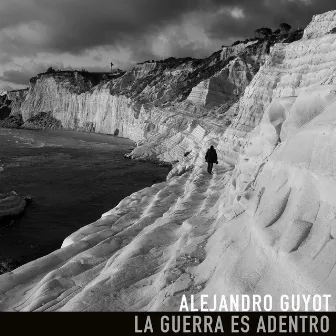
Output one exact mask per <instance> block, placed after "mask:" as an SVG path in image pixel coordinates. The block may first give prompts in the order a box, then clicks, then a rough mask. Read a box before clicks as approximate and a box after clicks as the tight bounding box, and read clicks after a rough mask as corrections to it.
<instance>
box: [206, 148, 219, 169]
mask: <svg viewBox="0 0 336 336" xmlns="http://www.w3.org/2000/svg"><path fill="white" fill-rule="evenodd" d="M205 161H206V162H208V173H209V174H212V167H213V164H214V163H216V164H218V161H217V152H216V149H215V148H214V146H210V148H209V149H208V150H207V152H206V154H205Z"/></svg>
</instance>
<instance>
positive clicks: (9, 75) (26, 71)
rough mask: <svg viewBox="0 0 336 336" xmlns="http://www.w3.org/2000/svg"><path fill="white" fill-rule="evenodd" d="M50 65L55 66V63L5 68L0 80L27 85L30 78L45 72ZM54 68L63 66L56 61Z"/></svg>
mask: <svg viewBox="0 0 336 336" xmlns="http://www.w3.org/2000/svg"><path fill="white" fill-rule="evenodd" d="M50 66H53V67H55V64H54V65H50V64H32V65H31V66H30V67H28V66H25V67H21V68H20V69H19V70H17V69H15V70H5V71H4V72H3V75H2V76H0V81H3V82H7V83H12V84H17V85H27V84H28V82H29V79H30V78H32V77H34V76H36V74H38V73H42V72H45V71H46V70H47V69H48V68H49V67H50ZM56 68H58V69H61V68H64V66H63V64H61V63H59V62H57V63H56Z"/></svg>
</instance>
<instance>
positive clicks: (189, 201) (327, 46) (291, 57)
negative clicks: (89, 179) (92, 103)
mask: <svg viewBox="0 0 336 336" xmlns="http://www.w3.org/2000/svg"><path fill="white" fill-rule="evenodd" d="M334 27H336V11H331V12H328V13H325V14H322V15H318V16H315V17H314V18H313V21H312V23H311V24H310V25H309V26H308V27H307V29H306V30H305V33H304V36H303V38H302V39H301V40H299V41H295V42H293V43H281V44H276V45H274V46H273V47H272V48H270V55H269V57H267V59H266V62H265V64H264V65H262V66H261V68H260V70H259V71H258V72H257V74H256V75H255V76H254V77H253V79H252V80H251V82H250V84H249V85H247V86H246V89H245V91H244V92H243V94H242V96H241V97H240V98H239V97H238V99H237V100H232V101H230V99H228V100H227V101H225V102H224V103H223V101H221V102H220V105H216V104H217V102H218V101H220V99H219V98H218V97H219V95H217V94H216V93H215V94H214V95H213V96H212V95H210V97H209V98H207V97H208V92H209V88H210V90H211V87H212V86H211V84H210V83H209V82H210V81H211V80H212V78H213V77H214V78H215V79H214V82H216V81H219V82H220V81H221V79H220V78H221V75H220V73H221V72H222V71H223V69H224V68H225V67H227V73H226V74H227V77H225V75H224V74H223V77H225V78H230V75H229V74H230V69H233V63H234V62H240V61H239V60H237V59H236V60H233V59H232V60H231V59H229V60H226V61H225V62H226V63H225V65H224V66H223V67H220V69H217V70H216V71H215V72H214V73H211V76H210V77H207V78H205V77H203V78H201V80H199V81H198V80H195V85H194V86H193V87H192V88H190V87H188V90H187V89H185V87H184V86H180V87H179V90H178V91H172V90H170V89H169V90H168V92H169V93H170V94H169V97H170V98H169V99H170V100H169V101H168V102H167V101H165V100H164V99H163V100H160V98H159V97H158V96H155V95H154V92H156V91H151V89H150V86H149V87H148V89H147V90H148V91H146V92H148V94H146V95H144V96H142V95H141V94H140V95H138V96H137V97H138V98H139V97H140V98H141V97H142V98H148V97H151V98H152V99H153V98H154V97H156V99H153V101H154V106H155V102H156V103H157V105H156V106H155V107H154V108H153V109H152V110H151V113H152V115H155V116H157V115H158V116H159V119H160V118H162V119H160V123H161V124H160V125H159V124H155V122H153V125H154V126H153V129H155V130H156V134H154V133H151V132H149V133H148V136H147V138H146V141H145V142H144V143H142V146H140V147H138V148H137V149H136V150H135V151H134V153H133V154H132V155H134V156H146V155H150V154H148V153H153V155H154V154H155V155H159V157H160V158H161V159H163V160H174V159H176V158H179V161H180V162H179V163H177V164H176V165H175V166H174V168H173V169H172V171H171V173H170V175H169V177H168V180H167V182H164V183H160V184H155V185H153V186H152V187H149V188H146V189H143V190H141V191H139V192H136V193H134V194H132V195H130V196H129V197H127V198H125V199H124V200H122V201H121V202H120V203H119V205H118V206H117V207H115V208H114V209H112V210H111V211H109V212H107V213H105V214H104V215H103V216H102V218H101V219H99V220H97V221H96V222H94V223H92V224H90V225H87V226H85V227H83V228H82V229H80V230H79V231H77V232H75V233H74V234H72V235H71V236H70V237H68V238H66V239H65V241H64V243H63V246H62V248H61V249H59V250H57V251H55V252H53V253H52V254H50V255H48V256H45V257H43V258H40V259H38V260H36V261H34V262H31V263H29V264H27V265H24V266H22V267H20V268H18V269H16V270H14V271H13V272H11V273H7V274H4V275H2V276H1V277H0V293H1V294H0V295H1V296H0V301H1V303H0V309H1V310H13V311H15V310H20V311H31V310H34V311H54V310H61V311H68V310H77V311H102V310H108V311H118V310H119V311H120V310H122V311H127V310H145V311H148V310H177V309H178V308H179V306H180V303H181V297H182V294H185V295H186V296H187V298H189V297H190V295H191V294H194V295H195V297H196V306H197V307H199V304H200V302H199V298H200V295H201V294H207V295H209V298H210V299H209V306H213V302H212V299H211V298H213V296H212V295H213V294H217V296H220V295H229V294H248V295H250V296H252V295H253V294H260V295H264V294H271V295H272V297H273V305H272V307H273V309H274V310H279V309H280V306H279V300H280V296H281V295H282V294H287V295H292V294H305V295H314V294H320V295H323V294H328V295H331V299H330V300H329V302H328V304H326V302H325V301H324V302H323V303H322V304H321V307H320V308H321V309H322V310H326V309H329V310H335V309H336V299H335V297H336V296H335V294H336V287H335V276H336V273H335V268H334V266H335V262H336V259H335V257H336V254H335V251H336V246H335V241H334V240H335V237H336V234H335V223H336V219H335V218H336V203H335V198H334V196H333V195H334V194H335V192H336V190H335V187H336V183H335V181H336V167H335V150H334V148H335V144H334V141H335V136H334V134H335V131H334V128H335V127H334V126H335V113H334V111H335V108H336V62H335V60H336V34H335V33H333V32H334V31H335V29H334ZM253 45H254V44H253ZM212 57H216V56H212ZM237 57H239V58H242V57H243V56H242V55H241V54H240V53H239V55H238V56H237ZM218 58H219V59H220V58H221V56H220V53H218ZM188 62H194V61H188ZM220 62H221V61H220ZM211 64H212V63H211V62H210V63H209V64H208V65H207V67H206V68H208V67H211ZM239 66H242V63H240V64H239ZM151 67H156V65H154V64H147V65H145V69H147V70H144V69H143V65H142V66H141V67H140V68H141V69H142V70H141V71H149V72H150V71H151V70H150V69H151ZM137 71H140V70H139V69H138V70H137ZM224 72H225V70H224ZM131 73H134V76H135V73H137V72H136V70H133V72H131ZM182 73H183V72H182ZM179 75H181V73H179ZM123 76H125V75H123ZM123 76H121V77H120V78H118V79H116V82H118V83H119V82H120V81H122V77H123ZM216 76H218V78H216ZM135 77H136V76H135ZM132 78H134V77H132ZM160 78H161V77H160ZM235 78H237V77H235ZM202 82H205V83H203V84H201V83H202ZM182 83H184V82H182ZM230 83H231V82H230ZM163 84H164V83H161V84H160V85H163ZM231 84H232V85H234V83H231ZM231 84H230V85H231ZM36 85H37V84H36ZM180 85H182V84H180ZM197 86H199V88H198V89H195V88H196V87H197ZM224 87H225V86H223V88H224ZM105 89H106V90H107V89H110V90H111V89H112V90H116V89H117V86H116V85H114V84H113V85H111V84H109V85H106V87H105ZM235 89H236V88H235ZM31 90H32V89H31ZM193 90H194V92H192V91H193ZM31 92H32V91H31ZM110 92H111V91H110ZM112 92H114V94H115V95H117V91H112ZM119 92H120V91H119ZM141 92H142V91H141ZM177 92H180V93H178V94H177ZM150 93H153V95H150ZM132 94H133V93H129V95H130V96H129V97H127V94H126V93H124V96H123V98H122V99H130V97H131V96H132ZM231 94H232V95H234V90H232V91H231ZM197 95H198V97H199V98H197ZM125 96H126V98H124V97H125ZM132 97H133V96H132ZM160 97H161V96H160ZM211 97H216V98H215V99H212V98H211ZM182 98H183V99H182ZM188 98H189V99H188ZM157 99H158V100H157ZM180 99H182V100H181V101H180ZM27 101H29V99H28V100H27ZM139 101H141V99H140V100H139ZM153 101H150V102H151V103H153ZM170 101H171V102H172V103H170ZM210 101H212V102H213V101H214V102H215V104H214V106H212V107H211V109H210V110H207V108H206V106H207V104H208V103H209V102H210ZM141 102H142V103H143V104H146V102H147V104H148V103H149V102H148V100H147V101H141ZM165 103H166V104H167V106H166V107H165V108H164V109H163V107H162V106H163V105H164V104H165ZM36 106H38V105H36ZM143 106H144V105H142V107H141V110H140V113H139V116H140V115H141V113H144V114H145V113H146V112H145V111H144V110H142V109H143V108H144V107H143ZM223 106H224V107H223ZM221 108H223V109H222V110H221ZM146 111H147V110H146ZM153 111H155V114H154V112H153ZM167 111H168V115H167ZM164 112H165V113H164ZM221 112H222V113H221ZM181 114H182V115H183V118H181ZM223 115H224V116H228V115H230V116H231V117H234V119H233V121H232V123H231V124H230V125H223V122H224V121H225V120H226V119H224V118H223ZM130 118H131V117H130ZM174 118H181V119H175V120H178V123H176V122H175V125H178V127H177V126H174V127H173V124H174V122H171V120H174ZM159 119H157V120H159ZM127 120H130V119H127ZM229 121H230V120H229ZM225 122H226V121H225ZM62 123H63V121H62ZM125 132H126V131H125ZM138 134H140V133H138ZM139 139H141V141H143V140H144V138H143V137H142V138H140V137H139ZM210 144H214V145H215V147H216V148H217V151H218V156H219V165H218V166H216V167H215V171H214V175H209V174H207V173H206V169H205V167H204V154H205V151H206V149H207V148H208V146H209V145H210ZM183 153H184V154H183ZM182 154H183V157H182ZM181 157H182V158H181ZM295 309H299V310H304V309H305V306H304V305H303V303H302V304H301V305H299V306H298V307H297V306H291V307H289V310H295ZM308 309H310V310H311V309H313V306H312V301H309V303H308Z"/></svg>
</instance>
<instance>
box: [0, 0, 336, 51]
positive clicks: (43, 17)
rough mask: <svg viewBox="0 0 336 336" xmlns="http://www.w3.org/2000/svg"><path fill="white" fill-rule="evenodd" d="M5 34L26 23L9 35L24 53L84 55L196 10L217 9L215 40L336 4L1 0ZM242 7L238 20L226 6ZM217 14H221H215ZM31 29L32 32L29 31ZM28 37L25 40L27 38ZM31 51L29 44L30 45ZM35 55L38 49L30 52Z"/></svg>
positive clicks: (302, 21) (210, 25) (304, 17)
mask: <svg viewBox="0 0 336 336" xmlns="http://www.w3.org/2000/svg"><path fill="white" fill-rule="evenodd" d="M1 3H2V4H0V31H1V29H7V30H8V29H12V30H13V29H15V26H18V25H23V26H22V28H21V29H22V30H25V31H26V33H25V34H21V35H20V34H14V33H12V36H11V31H9V32H8V33H7V42H9V41H10V42H11V46H12V47H13V45H14V46H15V47H17V48H18V49H20V46H21V47H23V46H24V45H25V38H26V40H27V41H26V42H29V44H30V46H32V47H34V48H35V50H36V51H40V50H43V51H48V52H70V53H73V54H76V53H81V52H83V51H84V50H88V49H91V48H94V47H97V46H104V45H116V44H124V45H127V44H130V43H136V41H139V39H140V40H142V39H143V38H144V37H145V36H147V35H148V36H151V35H153V33H154V32H159V31H160V29H162V27H164V26H165V25H167V24H168V23H174V22H178V21H179V20H181V19H182V18H183V17H184V15H185V14H187V13H191V12H198V13H202V12H204V13H206V12H211V11H213V12H214V13H215V15H214V16H212V19H211V21H209V22H205V23H204V24H205V25H206V28H207V32H208V33H209V34H210V36H211V37H216V38H223V39H225V38H228V37H230V36H250V35H251V34H252V33H253V30H254V29H256V28H258V27H260V26H261V25H263V26H271V27H275V26H277V25H278V24H279V23H280V22H282V21H286V22H289V23H291V24H293V25H295V26H296V25H306V24H307V23H308V22H309V21H310V19H311V17H312V15H313V14H316V13H320V12H324V11H327V10H330V9H332V8H333V7H334V6H335V5H334V0H332V1H331V0H311V1H308V0H307V1H304V0H302V1H300V0H292V1H289V0H122V1H120V0H95V1H92V0H24V1H22V0H1ZM224 7H227V8H233V7H237V8H241V10H242V11H243V13H244V15H245V17H244V18H243V19H236V18H234V17H232V16H231V15H229V13H226V12H225V11H221V10H219V9H221V8H224ZM216 13H217V14H216ZM27 27H28V28H29V29H28V28H27ZM22 35H23V36H22ZM26 47H27V46H26ZM30 51H31V52H32V51H33V50H30Z"/></svg>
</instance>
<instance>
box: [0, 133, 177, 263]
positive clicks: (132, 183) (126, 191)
mask: <svg viewBox="0 0 336 336" xmlns="http://www.w3.org/2000/svg"><path fill="white" fill-rule="evenodd" d="M4 129H7V128H4ZM16 131H18V133H19V132H22V133H23V132H25V131H27V132H31V131H36V132H37V133H40V134H43V135H45V136H47V137H48V136H53V135H56V136H60V138H62V135H63V134H64V135H68V136H69V137H66V138H72V139H74V141H75V142H77V141H78V142H79V141H81V140H85V141H86V142H87V144H88V146H89V145H90V143H91V144H94V143H102V144H106V145H109V144H110V142H109V141H106V139H107V138H110V139H111V140H113V142H114V145H115V147H120V146H119V145H121V150H120V151H119V154H118V157H119V159H118V160H122V161H123V160H125V157H124V155H125V154H127V153H129V152H131V151H132V150H133V148H134V145H135V144H134V142H133V141H132V140H129V139H125V138H120V137H119V139H118V137H115V136H113V135H108V137H106V135H104V134H97V133H94V134H92V133H93V132H78V131H73V130H65V131H64V130H62V132H59V131H60V130H28V129H24V128H21V129H17V130H16ZM38 131H42V132H38ZM3 133H5V134H4V135H5V136H6V135H7V132H3ZM37 133H35V132H34V133H33V134H37ZM8 135H9V136H10V137H11V136H15V134H13V133H11V132H8ZM76 135H77V136H76ZM81 135H84V138H86V139H83V137H82V136H81ZM85 135H87V137H86V136H85ZM92 135H93V137H91V136H92ZM90 137H91V141H90V139H88V138H90ZM88 140H89V141H88ZM104 140H105V141H104ZM118 140H120V141H118ZM115 142H117V144H116V143H115ZM123 148H124V149H123ZM9 150H10V151H11V148H9ZM32 151H34V148H32ZM13 153H14V152H13ZM98 153H99V151H97V152H95V153H93V157H92V161H95V156H94V154H98ZM105 153H106V152H105ZM113 153H114V149H113V147H112V146H111V154H112V158H113ZM78 155H79V158H81V160H80V161H81V162H82V163H83V162H85V160H86V155H84V156H83V155H82V152H81V151H79V152H78ZM104 155H106V156H105V157H106V158H107V159H108V155H109V154H108V153H107V154H104ZM97 158H98V157H97ZM129 159H130V158H129ZM103 160H104V159H103ZM112 160H113V159H112ZM122 161H121V162H122ZM132 161H133V162H134V164H125V167H126V168H125V169H126V171H125V174H126V175H125V174H123V176H127V174H128V173H127V172H128V171H129V174H130V175H129V178H127V177H126V179H124V178H123V177H118V176H120V174H119V175H118V173H117V174H116V175H115V176H114V175H113V174H114V173H113V169H114V168H112V169H111V171H110V172H108V171H109V165H110V163H107V165H106V167H105V168H104V164H103V163H100V166H99V167H98V170H95V172H96V173H97V175H99V174H100V175H101V174H104V172H105V173H106V174H107V175H106V181H108V184H109V187H108V189H109V190H110V192H108V191H104V192H100V191H99V190H98V189H99V188H92V187H90V184H91V185H92V183H91V182H89V183H87V186H86V188H88V189H87V191H88V193H89V194H91V193H92V195H96V196H94V197H95V198H94V199H93V200H92V201H90V200H88V199H86V200H85V202H84V203H83V204H87V203H90V207H89V208H90V209H91V208H92V209H95V210H94V211H90V210H88V208H87V206H85V205H83V206H82V205H81V201H80V200H81V199H82V198H83V196H82V195H79V196H78V199H79V200H78V201H75V202H74V204H72V201H70V203H69V202H68V201H67V196H66V197H65V199H64V200H63V201H62V202H64V204H63V205H61V209H69V210H67V213H68V214H70V215H69V216H68V215H66V213H64V210H63V213H64V215H61V216H60V218H59V219H58V217H57V218H56V219H55V221H56V226H57V225H58V223H59V225H60V226H63V228H62V227H61V228H60V231H59V235H58V237H57V238H56V237H54V238H53V239H51V237H53V234H52V232H51V234H49V233H47V231H46V232H44V233H41V232H39V231H37V232H36V234H37V235H39V236H40V235H43V234H45V235H46V236H47V235H49V238H47V240H49V241H50V240H53V241H54V246H53V248H51V250H50V251H47V250H48V248H45V246H44V245H43V246H42V245H41V246H39V244H38V243H36V242H34V241H33V240H30V239H29V238H28V239H27V238H24V239H22V242H20V243H19V244H22V243H24V244H25V245H27V244H30V243H32V244H31V245H32V246H34V248H35V247H36V248H37V246H38V249H37V250H35V251H32V255H33V257H32V258H31V257H30V256H27V257H24V256H23V255H22V256H21V257H20V256H18V255H20V254H21V253H22V252H21V251H23V250H22V249H21V246H19V247H18V253H17V254H16V253H15V254H10V253H8V252H9V251H10V250H11V249H12V247H9V246H13V243H14V244H15V241H14V240H13V237H9V240H8V242H6V240H7V236H8V233H9V234H10V235H11V236H14V237H15V236H16V235H17V233H13V232H14V231H16V230H18V229H19V230H20V227H21V228H22V229H23V230H24V231H26V230H27V229H28V227H26V225H27V223H28V224H29V225H30V226H31V225H32V222H34V220H35V221H36V222H37V223H36V225H37V226H40V223H41V217H44V216H43V214H44V213H45V214H46V216H45V218H46V219H45V224H46V225H47V226H49V225H50V226H54V229H55V230H56V231H58V229H57V227H55V221H51V222H50V221H49V219H48V218H49V217H50V211H49V212H48V213H47V212H45V209H46V208H45V206H46V205H45V204H43V203H41V202H43V200H42V199H41V195H39V194H37V192H36V188H33V189H31V187H30V186H27V187H25V188H22V178H21V181H20V182H18V184H17V185H16V184H15V183H13V181H15V179H14V180H13V181H10V180H8V179H7V177H8V176H10V175H11V174H12V172H11V171H10V170H7V169H4V172H6V174H4V172H1V173H0V174H1V175H2V176H3V177H4V178H6V180H7V181H8V183H3V184H2V188H3V189H4V190H6V189H8V188H12V189H13V190H15V191H16V192H17V193H18V194H19V195H23V196H25V195H26V194H29V195H33V196H32V199H33V202H32V204H31V205H29V206H28V208H27V209H25V211H24V212H23V213H22V214H21V215H20V216H15V217H8V218H7V219H4V220H5V221H6V222H5V225H1V226H0V229H1V231H2V232H1V235H2V236H3V239H4V242H6V244H5V245H3V247H2V249H1V250H2V253H1V254H2V258H1V259H0V266H1V263H2V262H3V261H4V260H5V259H6V260H7V259H8V260H10V261H11V264H12V265H15V267H14V268H13V269H15V268H17V267H20V266H21V265H23V264H26V263H27V262H31V261H34V260H36V259H39V258H41V257H43V256H46V255H48V254H50V253H52V251H53V250H54V249H55V248H60V246H61V243H62V241H64V239H66V238H67V237H68V236H69V235H70V234H72V233H74V232H76V231H78V230H79V229H80V228H82V227H83V226H86V225H88V224H90V223H91V222H93V221H96V220H99V219H100V218H101V216H102V215H103V214H104V213H105V212H107V211H110V210H112V209H113V208H114V207H115V206H116V205H117V204H118V203H119V202H121V201H122V200H123V199H124V198H125V197H128V196H130V195H131V194H133V193H135V192H138V191H140V190H142V189H144V188H147V187H150V186H152V185H153V184H156V183H161V182H164V181H165V180H166V178H167V176H168V174H169V171H170V170H171V166H170V165H169V164H165V165H163V164H161V163H160V162H154V161H153V160H143V159H133V160H132ZM97 163H99V161H97ZM138 163H139V164H140V166H138ZM143 163H147V164H151V165H153V166H152V168H150V166H147V167H149V168H147V169H148V172H147V170H144V172H146V176H145V177H141V175H142V174H143V173H142V172H143V170H142V168H141V167H146V166H142V164H143ZM88 165H90V166H92V162H91V163H90V162H88ZM36 167H37V169H39V171H41V172H42V170H40V168H41V169H43V164H42V166H40V165H39V164H38V165H37V166H36ZM112 167H113V166H112ZM132 167H133V168H132ZM27 168H28V169H29V170H31V169H35V168H34V167H33V168H32V167H31V166H28V167H27ZM161 168H166V170H165V171H162V170H161ZM167 168H169V169H167ZM15 169H20V170H21V171H22V169H24V170H25V169H26V168H22V167H18V168H15ZM144 169H146V168H144ZM122 170H123V169H122ZM16 171H17V170H16ZM49 173H50V172H49ZM57 173H58V172H55V174H57ZM84 173H85V175H86V176H87V177H86V178H89V179H90V177H89V176H90V171H89V170H88V168H86V172H84ZM67 174H69V172H68V173H67ZM70 174H76V173H75V170H73V171H72V170H71V173H70ZM91 174H92V172H91ZM134 174H135V175H134ZM6 175H7V176H6ZM137 175H139V177H138V178H136V177H135V176H137ZM113 176H114V177H113ZM24 178H26V177H24ZM68 178H69V177H68V176H65V177H64V179H68ZM74 178H75V175H74ZM111 178H112V179H111ZM120 178H122V179H123V182H122V183H121V184H124V185H125V188H123V187H119V188H122V189H123V191H122V192H121V193H120V192H118V191H117V190H118V189H115V190H114V187H113V186H114V185H115V186H117V185H118V180H119V181H120ZM12 179H13V178H12ZM32 179H34V178H33V177H32ZM59 179H60V177H59V174H58V175H57V176H56V175H55V180H54V181H51V180H50V179H49V181H50V183H52V184H56V185H58V181H59ZM92 179H93V180H94V181H96V180H97V177H96V176H93V175H92ZM134 179H135V180H134ZM82 180H83V182H82V183H85V182H84V178H83V175H82V177H81V178H80V181H82ZM46 181H47V180H46ZM66 181H68V180H66ZM15 182H16V181H15ZM61 182H62V181H61ZM33 183H35V184H36V183H39V182H36V180H35V181H34V182H33ZM48 183H49V182H48ZM64 183H65V182H64ZM74 183H75V185H74V186H71V187H70V188H72V190H69V194H68V195H69V197H71V193H72V194H73V193H74V192H75V193H79V194H81V193H83V192H82V191H81V190H82V188H79V189H78V187H76V182H74ZM6 184H7V185H6ZM111 184H112V185H113V186H112V187H111V186H110V185H111ZM28 188H29V190H28ZM76 188H77V189H76ZM22 189H26V190H22ZM34 189H35V190H34ZM104 189H106V186H105V187H104ZM122 189H120V191H121V190H122ZM46 192H47V191H46ZM63 192H64V190H63ZM43 193H45V192H44V191H43ZM104 193H105V196H104ZM118 196H120V198H119V197H118ZM51 197H52V196H51ZM102 197H103V199H102ZM99 199H102V201H103V202H100V201H99ZM76 202H77V204H76ZM49 203H50V202H49ZM109 203H110V204H111V205H110V206H109V205H108V204H109ZM114 203H115V204H114ZM81 206H82V207H85V212H88V211H89V213H90V214H91V218H90V219H88V221H86V220H85V217H84V218H82V217H83V215H82V214H80V213H78V210H79V211H80V209H79V208H80V207H81ZM58 207H59V204H55V205H54V208H53V209H51V211H52V213H54V212H55V213H56V212H57V211H58V210H57V209H58ZM70 208H71V209H72V210H70ZM47 210H48V209H47ZM49 210H50V209H49ZM61 211H62V210H61ZM36 212H39V214H38V217H36ZM97 213H98V215H97ZM71 214H73V215H74V217H73V218H74V219H72V217H71ZM76 214H77V215H76ZM94 214H95V215H94ZM93 216H94V218H92V217H93ZM63 217H69V219H68V220H67V221H68V222H69V224H68V228H67V232H66V231H65V230H64V225H65V226H66V225H67V224H66V221H64V218H63ZM76 218H77V219H76ZM70 223H71V224H70ZM54 229H53V230H54ZM62 230H63V231H65V233H64V234H63V232H62ZM11 232H12V233H11ZM1 235H0V237H1ZM23 237H24V234H23ZM39 239H40V238H37V239H36V240H39ZM23 247H24V246H23ZM32 248H33V247H32ZM44 250H45V251H46V252H44ZM0 268H1V267H0Z"/></svg>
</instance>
